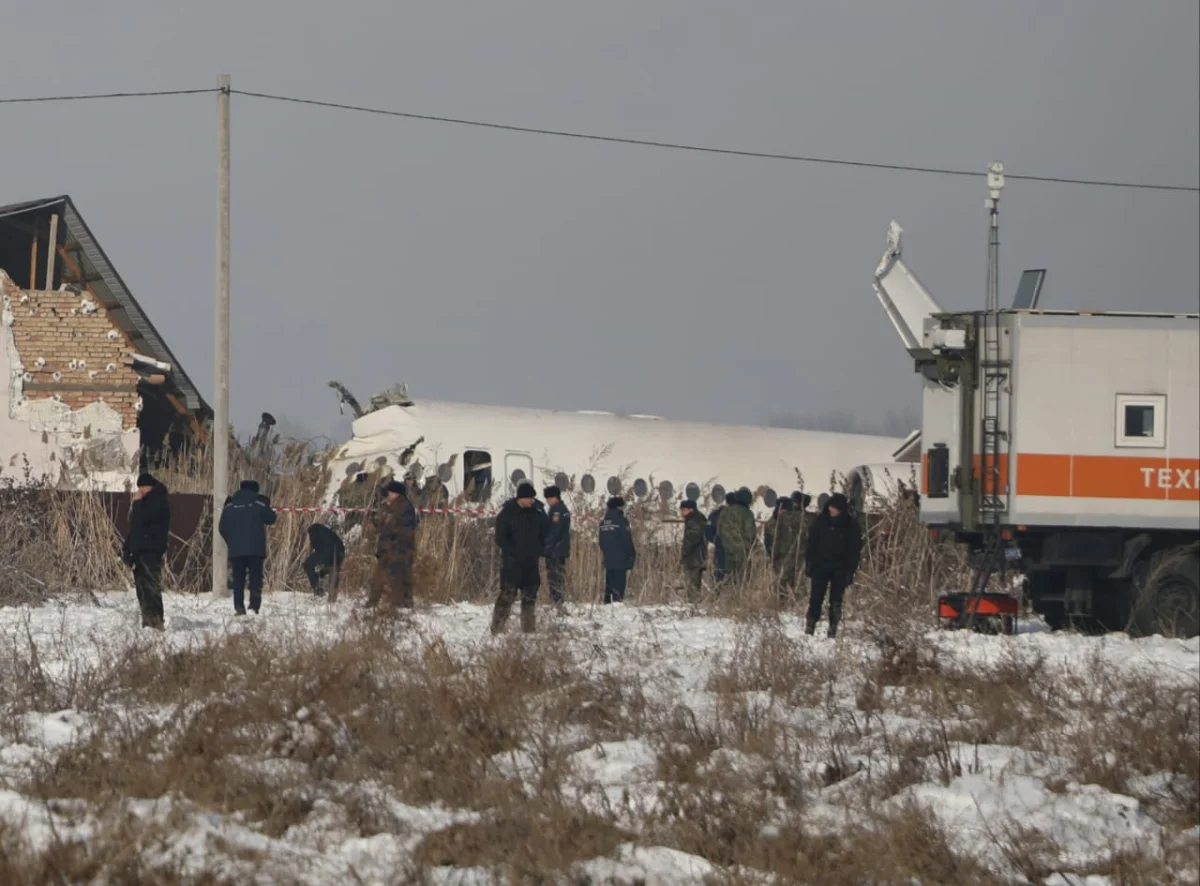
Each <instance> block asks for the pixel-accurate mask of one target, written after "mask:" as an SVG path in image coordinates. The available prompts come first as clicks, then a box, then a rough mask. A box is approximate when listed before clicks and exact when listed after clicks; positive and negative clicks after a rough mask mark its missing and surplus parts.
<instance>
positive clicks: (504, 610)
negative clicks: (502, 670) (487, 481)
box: [492, 483, 550, 634]
mask: <svg viewBox="0 0 1200 886" xmlns="http://www.w3.org/2000/svg"><path fill="white" fill-rule="evenodd" d="M536 503H537V492H536V490H534V488H533V486H532V485H530V484H529V483H522V484H521V485H520V486H518V487H517V497H516V498H510V499H509V500H508V501H506V502H505V503H504V506H503V507H502V508H501V509H500V513H499V514H498V515H497V516H496V546H497V547H499V548H500V596H499V597H497V598H496V606H495V609H493V611H492V633H493V634H499V633H500V632H501V631H503V630H504V626H505V625H506V624H507V622H508V617H509V615H510V614H512V607H513V603H515V602H517V597H518V596H520V598H521V630H522V631H524V632H525V633H527V634H529V633H533V631H534V630H535V629H536V628H537V614H536V610H535V607H536V606H537V594H538V588H540V587H541V585H542V576H541V572H540V570H539V567H540V561H541V558H542V555H543V553H544V552H545V550H546V539H547V536H548V535H549V527H550V520H549V518H547V516H546V513H545V512H544V511H543V510H541V509H540V508H537V507H535V506H534V505H535V504H536Z"/></svg>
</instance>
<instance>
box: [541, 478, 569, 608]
mask: <svg viewBox="0 0 1200 886" xmlns="http://www.w3.org/2000/svg"><path fill="white" fill-rule="evenodd" d="M542 494H543V495H544V496H546V504H547V505H549V506H550V511H549V514H548V516H549V519H550V527H549V533H548V534H547V536H546V583H547V584H549V585H550V602H551V603H553V604H554V605H556V606H561V605H562V603H563V601H564V600H565V599H566V580H567V558H568V557H570V556H571V512H570V511H569V510H567V506H566V505H565V504H563V500H562V490H561V489H559V488H558V487H557V486H547V487H546V488H545V489H544V490H542Z"/></svg>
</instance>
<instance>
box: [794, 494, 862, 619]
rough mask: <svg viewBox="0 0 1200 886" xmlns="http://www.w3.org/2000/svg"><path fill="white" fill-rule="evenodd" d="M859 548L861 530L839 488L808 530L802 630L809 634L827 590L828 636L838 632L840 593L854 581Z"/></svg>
mask: <svg viewBox="0 0 1200 886" xmlns="http://www.w3.org/2000/svg"><path fill="white" fill-rule="evenodd" d="M861 552H862V533H861V531H860V530H859V527H858V523H857V522H856V521H855V520H854V518H853V517H851V516H850V503H849V502H848V501H847V500H846V496H844V495H842V494H841V493H840V492H838V493H834V494H833V495H831V496H830V497H829V500H828V501H827V502H826V503H825V506H824V508H822V510H821V515H820V516H819V517H817V519H816V520H815V521H813V524H812V526H811V527H810V529H809V531H808V543H807V545H806V551H805V557H804V565H805V572H806V573H807V574H808V577H809V579H810V581H811V584H810V589H809V598H808V619H807V622H806V624H805V631H806V632H807V633H809V634H812V633H813V632H815V631H816V629H817V621H818V620H819V619H820V618H821V607H822V605H823V604H824V602H825V594H826V592H828V594H829V636H830V637H836V636H837V628H838V623H839V622H840V621H841V619H842V597H843V595H844V594H845V592H846V588H847V587H848V586H849V585H850V584H851V583H853V581H854V573H855V572H857V571H858V559H859V556H860V554H861Z"/></svg>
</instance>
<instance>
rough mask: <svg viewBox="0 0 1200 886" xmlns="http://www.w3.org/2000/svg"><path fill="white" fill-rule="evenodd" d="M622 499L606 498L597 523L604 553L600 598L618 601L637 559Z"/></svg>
mask: <svg viewBox="0 0 1200 886" xmlns="http://www.w3.org/2000/svg"><path fill="white" fill-rule="evenodd" d="M624 508H625V499H623V498H621V497H620V496H617V497H615V498H610V499H609V500H608V511H607V512H606V513H605V515H604V520H603V521H602V522H601V523H600V553H601V554H602V555H603V557H604V602H605V603H620V602H622V601H623V600H624V599H625V588H626V584H627V582H628V579H629V571H630V570H631V569H633V567H634V565H635V564H636V563H637V551H636V550H635V548H634V546H633V533H632V532H631V531H630V529H629V520H628V519H626V517H625V510H624Z"/></svg>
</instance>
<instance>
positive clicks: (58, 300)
mask: <svg viewBox="0 0 1200 886" xmlns="http://www.w3.org/2000/svg"><path fill="white" fill-rule="evenodd" d="M3 285H4V295H5V296H7V298H8V300H9V305H10V310H11V312H12V335H13V342H14V344H15V345H16V348H17V354H18V355H19V357H20V360H21V363H22V364H23V365H24V367H25V373H26V374H25V377H24V380H23V384H22V395H23V396H24V397H25V398H26V399H28V400H49V399H52V398H54V397H55V395H56V394H57V396H58V399H60V400H61V401H62V402H63V404H64V405H66V406H67V407H68V408H70V409H71V410H73V411H74V410H79V409H82V408H84V407H85V406H88V405H90V404H92V403H98V402H103V403H105V404H107V405H108V406H109V407H111V408H112V409H113V410H114V411H115V412H117V413H118V414H119V415H120V416H121V423H122V426H123V428H124V429H125V430H131V429H133V428H135V427H136V426H137V414H138V408H137V407H138V401H139V399H140V395H139V394H138V392H137V380H138V375H137V373H136V372H135V371H134V370H133V369H132V368H131V367H128V366H125V365H123V364H122V363H121V358H122V357H124V356H125V355H126V354H127V353H129V351H130V350H132V345H131V343H130V341H129V340H128V338H127V337H126V336H125V334H124V332H122V331H121V329H120V328H119V327H118V326H117V325H116V324H115V323H114V322H113V321H112V320H111V318H109V316H108V314H107V313H106V312H105V310H104V308H103V307H102V306H101V305H100V304H99V302H98V301H97V300H96V299H95V297H94V296H92V295H91V294H90V293H84V294H82V295H81V294H79V293H74V292H42V291H30V290H23V289H20V288H19V287H17V286H16V285H15V284H14V283H13V282H12V281H11V279H5V280H4V281H3ZM42 361H44V362H42ZM56 374H58V377H57V378H56V377H55V376H56ZM41 384H45V385H61V386H63V388H64V389H63V390H57V391H56V390H37V389H35V388H33V389H31V386H35V385H41ZM72 389H74V390H72Z"/></svg>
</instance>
